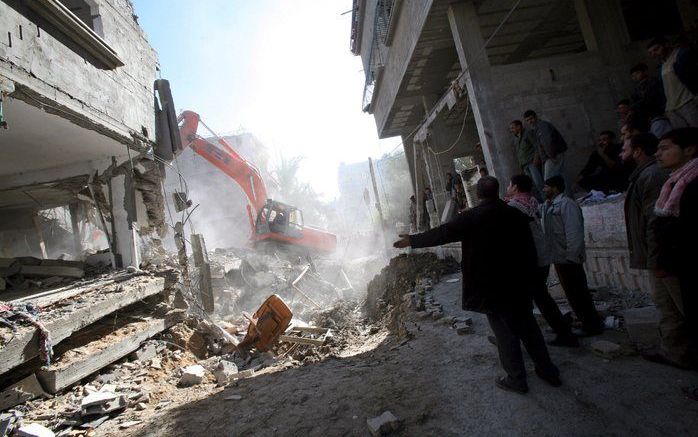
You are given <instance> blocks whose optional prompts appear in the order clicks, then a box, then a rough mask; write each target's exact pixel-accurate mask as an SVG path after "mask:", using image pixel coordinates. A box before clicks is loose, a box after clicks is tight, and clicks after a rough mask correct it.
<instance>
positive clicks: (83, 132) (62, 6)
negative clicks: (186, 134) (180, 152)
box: [0, 0, 165, 267]
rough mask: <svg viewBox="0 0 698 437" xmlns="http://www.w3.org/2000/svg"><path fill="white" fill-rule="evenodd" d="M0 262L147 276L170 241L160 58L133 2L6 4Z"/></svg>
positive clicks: (1, 60) (0, 58)
mask: <svg viewBox="0 0 698 437" xmlns="http://www.w3.org/2000/svg"><path fill="white" fill-rule="evenodd" d="M0 8H1V10H2V13H1V14H0V27H1V28H2V31H3V32H2V33H3V41H2V43H0V91H1V92H2V110H3V112H2V114H3V121H4V123H5V126H4V129H2V130H0V145H1V147H2V148H3V151H4V156H5V159H3V162H2V163H1V164H0V209H1V210H2V220H1V221H0V241H2V244H1V245H0V246H2V256H3V257H17V256H34V257H40V258H56V257H59V256H61V255H62V257H63V258H66V259H71V260H83V259H84V257H85V255H86V254H88V253H89V252H92V253H94V252H98V251H101V250H105V249H108V251H110V252H111V253H112V254H113V255H114V257H113V258H114V259H113V264H114V266H118V267H121V266H134V267H138V266H139V265H140V264H141V260H142V253H141V251H142V247H141V240H142V239H143V238H147V237H148V236H150V235H155V236H157V235H158V234H162V232H163V231H164V230H165V229H164V227H163V226H164V222H163V218H164V216H163V209H162V207H163V202H162V198H161V189H160V173H159V169H158V165H157V164H156V163H155V161H154V160H153V145H154V143H155V133H156V132H155V130H156V129H155V112H154V110H153V91H152V89H153V82H154V80H155V78H156V75H157V72H158V60H157V54H156V53H155V51H154V50H153V48H152V47H151V46H150V45H149V44H148V41H147V40H146V37H145V34H144V33H143V30H142V29H141V28H140V27H139V25H138V23H137V21H136V17H135V15H134V13H133V7H132V5H131V4H130V2H128V1H126V0H123V1H116V0H115V1H80V0H72V1H60V2H59V1H36V2H25V1H19V0H17V1H5V2H2V3H0Z"/></svg>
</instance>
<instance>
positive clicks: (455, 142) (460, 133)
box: [429, 100, 470, 156]
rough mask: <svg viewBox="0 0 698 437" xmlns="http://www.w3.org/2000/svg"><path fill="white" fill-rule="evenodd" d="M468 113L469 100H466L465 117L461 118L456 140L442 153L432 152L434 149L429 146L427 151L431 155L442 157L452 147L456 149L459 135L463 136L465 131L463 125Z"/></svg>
mask: <svg viewBox="0 0 698 437" xmlns="http://www.w3.org/2000/svg"><path fill="white" fill-rule="evenodd" d="M469 112H470V100H468V101H467V102H466V106H465V116H464V117H463V123H462V124H461V127H460V132H458V137H456V140H455V141H454V142H453V144H451V145H450V146H449V147H448V148H447V149H446V150H442V151H440V152H436V151H434V149H432V148H431V146H429V150H430V151H431V153H433V154H434V156H438V155H443V154H444V153H448V152H450V151H451V150H452V149H453V148H454V147H456V145H457V144H458V141H460V137H461V135H463V131H464V130H465V123H466V121H467V118H468V115H469Z"/></svg>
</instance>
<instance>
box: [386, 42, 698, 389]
mask: <svg viewBox="0 0 698 437" xmlns="http://www.w3.org/2000/svg"><path fill="white" fill-rule="evenodd" d="M648 52H649V54H650V56H652V57H654V58H656V59H657V60H659V61H660V62H661V67H660V71H661V75H660V77H657V78H654V77H652V76H651V75H649V74H648V68H647V66H646V65H645V64H638V65H637V66H635V67H633V69H632V70H631V76H632V79H633V80H635V81H636V82H637V86H636V89H635V92H634V93H633V96H632V98H631V99H628V100H627V101H622V102H620V103H619V104H618V113H619V116H620V121H621V126H620V127H621V135H620V139H621V141H622V142H621V143H616V141H615V138H616V135H615V133H614V132H613V131H611V130H608V131H605V132H602V133H601V134H600V135H599V145H598V147H597V149H596V150H595V151H594V152H593V153H592V155H591V156H590V158H589V162H588V163H587V165H586V166H585V168H584V170H583V171H582V173H581V174H580V176H579V178H578V179H577V181H576V185H577V186H579V187H583V188H586V189H587V190H592V189H597V190H600V191H606V192H611V191H619V192H620V191H627V192H626V196H625V205H624V207H625V221H626V231H627V236H628V249H629V253H630V266H631V267H632V268H635V269H643V270H648V271H650V278H651V281H650V284H651V290H649V292H650V294H651V295H652V298H653V299H654V302H655V304H656V307H657V309H658V310H659V312H660V314H661V320H660V323H659V330H660V338H661V343H660V346H659V348H657V349H656V350H648V351H642V354H643V357H644V358H646V359H648V360H650V361H653V362H657V363H661V364H666V365H670V366H674V367H679V368H682V369H694V370H696V369H698V296H696V293H698V272H696V271H695V270H694V269H695V266H696V265H698V263H697V262H696V261H698V256H697V255H696V251H697V250H698V97H697V95H698V59H697V57H696V54H695V52H693V51H692V50H691V49H690V48H688V47H683V46H676V47H674V46H671V45H670V44H669V43H668V42H667V41H666V40H665V39H663V38H657V39H655V40H653V41H651V42H650V44H649V46H648ZM523 118H524V120H525V122H526V124H527V125H528V126H529V129H526V128H525V127H524V125H523V123H522V122H521V121H518V120H515V121H513V122H512V123H511V125H510V129H511V133H512V134H513V146H514V147H515V151H516V156H517V159H518V162H519V165H520V168H521V174H518V175H515V176H514V177H512V178H511V180H510V181H509V185H508V187H507V190H506V196H505V199H504V200H502V199H500V197H499V192H500V189H499V182H498V181H497V179H495V178H494V177H491V176H484V177H481V178H480V180H479V181H478V183H477V194H478V197H479V199H480V204H479V205H477V206H476V207H474V208H471V209H468V210H465V211H463V212H462V213H460V214H458V215H457V216H456V217H455V218H454V219H453V220H451V221H449V222H447V223H445V224H443V225H441V226H439V227H436V228H434V229H431V230H428V231H426V232H422V233H419V234H416V235H409V236H407V235H405V236H401V239H400V240H398V241H396V242H395V244H394V246H395V247H398V248H400V247H408V246H411V247H413V248H417V247H430V246H436V245H441V244H446V243H450V242H457V241H460V242H461V243H462V245H461V246H462V252H463V253H462V271H463V309H465V310H470V311H478V312H482V313H485V314H486V315H487V318H488V321H489V324H490V327H491V329H492V331H493V333H494V334H495V338H494V339H493V342H494V343H495V344H496V345H497V347H498V352H499V357H500V361H501V364H502V367H503V368H504V370H505V371H506V373H507V375H506V376H505V377H502V378H498V379H497V380H496V381H495V382H496V384H497V386H498V387H500V388H503V389H506V390H510V391H515V392H519V393H525V392H527V391H528V385H527V382H526V371H525V367H524V364H523V357H522V352H521V346H520V343H521V342H523V344H524V346H525V347H526V350H527V351H528V353H529V355H530V356H531V358H532V359H533V361H534V363H535V371H536V374H537V375H538V376H539V377H540V378H542V379H543V380H545V381H546V382H548V383H550V384H551V385H553V386H556V387H557V386H559V385H561V384H562V381H561V379H560V375H559V370H558V369H557V367H556V366H555V365H554V364H553V363H552V361H551V359H550V356H549V354H548V350H547V347H546V344H545V341H544V337H543V335H542V333H541V331H540V328H539V327H538V325H537V323H536V322H535V319H534V318H533V314H532V304H533V303H535V305H536V306H537V307H538V309H539V310H540V312H541V313H542V315H543V317H544V318H545V320H546V321H547V323H548V324H549V325H550V327H551V328H552V330H553V331H554V332H555V337H554V338H553V339H550V340H549V341H548V344H549V345H552V346H561V347H577V346H579V340H578V338H579V337H580V336H582V337H585V336H595V335H599V334H601V333H602V332H603V330H604V323H603V321H602V319H601V317H600V316H599V314H598V312H597V311H596V308H595V307H594V303H593V300H592V295H591V292H590V290H589V288H588V286H587V278H586V273H585V271H584V267H583V263H584V261H585V246H584V218H583V215H582V210H581V208H580V206H579V204H578V203H577V202H576V201H575V200H574V199H573V198H571V197H569V195H568V193H569V192H570V190H569V187H568V186H567V184H566V183H565V178H564V166H565V152H566V150H567V143H566V142H565V139H564V138H563V136H562V135H561V133H560V132H559V131H558V130H557V129H556V127H555V126H554V125H552V124H551V123H550V122H548V121H545V120H541V119H539V118H538V116H537V114H536V113H535V112H534V111H532V110H528V111H526V112H525V113H524V114H523ZM449 180H450V181H451V182H450V185H449V186H448V188H452V187H453V186H454V185H453V182H452V178H451V179H449ZM449 191H450V190H449ZM413 200H414V199H413ZM539 201H542V204H541V203H539ZM425 212H426V211H425ZM424 215H428V214H424ZM551 265H552V266H553V267H554V269H555V272H556V274H557V276H558V278H559V280H560V284H561V286H562V288H563V290H564V293H565V295H566V298H567V300H568V302H569V304H570V306H571V308H572V310H573V312H574V315H575V316H576V318H577V320H578V321H579V328H577V329H573V325H572V319H571V318H569V317H565V316H564V315H563V314H562V313H561V311H560V309H559V308H558V306H557V304H556V302H555V301H554V300H553V298H552V297H551V296H550V294H549V292H548V286H547V283H548V274H549V271H550V266H551ZM502 271H506V273H507V274H502ZM690 395H691V396H692V397H693V398H694V399H696V400H698V389H693V391H692V392H691V393H690Z"/></svg>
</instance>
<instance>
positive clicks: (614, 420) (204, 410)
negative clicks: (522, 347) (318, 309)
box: [96, 274, 698, 436]
mask: <svg viewBox="0 0 698 437" xmlns="http://www.w3.org/2000/svg"><path fill="white" fill-rule="evenodd" d="M456 278H459V274H453V275H448V276H445V277H443V278H442V279H443V280H442V282H440V283H439V284H436V285H435V287H434V289H433V291H431V292H428V294H429V293H433V297H434V299H435V300H436V301H437V302H438V303H440V304H441V305H442V306H443V310H444V313H445V316H446V318H447V317H449V316H470V317H472V319H473V328H474V333H472V334H469V335H458V334H457V333H456V331H455V330H454V329H453V328H452V327H451V326H449V325H448V324H446V323H444V320H443V319H441V320H431V319H425V320H420V319H419V318H418V317H417V315H416V313H410V314H409V315H408V317H407V322H406V327H407V330H408V331H409V332H410V334H411V338H410V339H409V340H408V339H406V338H399V337H397V336H395V335H393V334H390V333H389V332H387V330H386V329H385V328H383V329H382V330H379V331H377V332H376V328H374V329H372V330H368V329H367V331H366V332H364V333H363V335H357V336H356V337H355V338H354V339H353V340H352V343H351V344H350V345H349V347H347V348H346V349H345V350H344V351H343V352H342V353H341V354H340V355H339V356H338V357H335V358H330V359H327V360H325V361H322V362H317V363H311V364H307V365H305V366H302V367H296V368H288V369H285V370H282V369H283V368H284V366H280V367H277V368H275V370H276V371H271V369H267V371H264V372H261V374H258V375H256V376H255V377H253V378H250V379H245V380H240V381H238V382H237V383H235V384H234V385H232V386H228V387H226V388H215V386H214V385H213V384H208V385H204V386H197V387H192V388H186V389H177V390H178V391H177V396H176V398H173V399H171V400H172V405H171V406H169V407H168V408H166V409H162V410H156V411H154V412H153V414H152V415H151V416H150V417H149V418H148V419H147V420H146V421H145V422H143V423H140V424H137V425H134V426H131V427H129V428H127V429H119V428H118V424H117V423H116V422H114V423H111V422H110V423H107V424H105V425H104V426H103V427H101V428H99V429H98V430H96V431H97V433H96V434H97V435H109V436H117V435H118V436H123V435H128V436H199V435H210V436H219V435H220V436H223V435H226V436H227V435H293V436H295V435H298V436H301V435H303V436H304V435H311V436H315V435H317V436H329V435H331V436H334V435H360V436H363V435H368V428H367V426H366V419H367V418H372V417H375V416H378V415H380V414H381V413H382V412H383V411H385V410H390V411H391V412H392V413H393V414H394V415H396V416H397V417H398V418H400V419H401V420H402V426H401V429H400V430H399V431H398V432H397V433H396V435H438V436H446V435H635V436H644V435H647V436H650V435H696V434H697V433H698V432H697V431H696V430H698V402H695V401H692V400H690V399H688V398H686V397H685V396H684V395H683V393H682V391H681V387H682V386H685V385H698V373H696V372H689V371H682V370H678V369H673V368H668V367H665V366H660V365H656V364H652V363H649V362H646V361H644V360H642V359H641V358H640V357H639V356H637V355H636V354H629V355H627V354H626V355H624V356H621V357H619V358H615V359H611V360H608V359H604V358H602V357H599V356H597V355H594V354H592V353H591V352H590V351H589V349H588V344H589V343H590V342H591V341H592V340H584V346H583V347H581V348H579V349H560V348H552V349H551V354H552V357H553V360H554V361H555V362H556V363H557V364H558V366H559V367H560V369H561V372H562V378H563V381H564V385H563V386H562V387H560V388H552V387H550V386H548V385H546V384H545V383H544V382H543V381H541V380H539V379H538V378H537V377H536V376H535V374H533V371H532V364H531V363H530V361H529V362H528V364H529V370H530V371H529V385H530V392H529V393H528V394H527V395H518V394H513V393H509V392H505V391H502V390H499V389H497V388H496V387H495V386H494V384H493V381H494V378H495V377H496V376H499V375H501V374H502V371H501V369H500V367H499V364H498V360H497V355H496V351H495V347H494V346H493V345H491V344H490V343H489V342H488V341H487V335H490V331H489V328H488V327H487V324H486V320H485V319H484V317H482V316H480V315H477V314H473V313H466V312H464V311H462V310H460V308H459V304H460V287H461V283H460V282H449V279H450V280H454V279H456ZM407 291H409V290H406V292H407ZM602 338H604V339H609V340H612V341H615V342H619V343H627V338H626V335H625V334H624V333H623V332H621V331H608V332H607V333H605V334H604V336H603V337H602ZM597 339H599V338H598V337H597V338H595V339H594V340H593V341H595V340H597ZM233 395H239V396H241V399H239V400H226V398H229V397H231V396H233ZM126 419H127V418H126V417H124V420H126Z"/></svg>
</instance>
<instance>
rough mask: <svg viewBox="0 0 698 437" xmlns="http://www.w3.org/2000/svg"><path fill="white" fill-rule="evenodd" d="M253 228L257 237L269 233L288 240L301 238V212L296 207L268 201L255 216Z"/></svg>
mask: <svg viewBox="0 0 698 437" xmlns="http://www.w3.org/2000/svg"><path fill="white" fill-rule="evenodd" d="M255 228H256V232H257V234H258V235H263V234H270V233H271V234H276V235H284V236H286V237H289V238H301V237H302V236H303V212H302V211H301V210H300V209H298V208H296V207H293V206H290V205H286V204H284V203H281V202H276V201H273V200H271V199H268V200H267V203H266V204H265V205H264V207H263V208H262V209H261V210H260V211H259V214H258V215H257V223H256V227H255Z"/></svg>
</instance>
